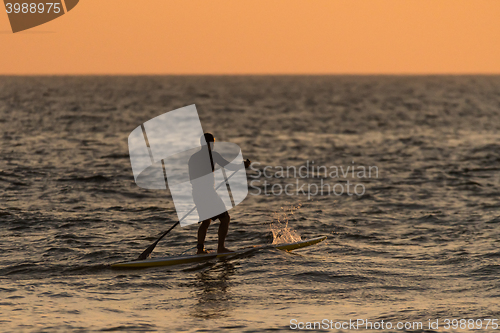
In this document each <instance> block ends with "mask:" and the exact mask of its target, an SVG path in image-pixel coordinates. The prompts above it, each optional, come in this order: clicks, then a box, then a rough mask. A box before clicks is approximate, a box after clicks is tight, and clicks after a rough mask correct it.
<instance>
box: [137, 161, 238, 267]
mask: <svg viewBox="0 0 500 333" xmlns="http://www.w3.org/2000/svg"><path fill="white" fill-rule="evenodd" d="M238 171H239V170H236V171H234V172H233V173H232V174H231V175H230V176H229V177H227V178H226V179H224V181H223V182H221V183H220V184H219V185H218V186H217V187H216V188H215V190H218V189H219V187H221V186H222V184H226V182H227V181H228V180H229V178H231V177H232V176H234V174H235V173H236V172H238ZM195 209H196V206H194V207H193V208H191V210H190V211H189V212H188V213H187V214H186V215H184V216H183V217H182V218H181V219H180V220H179V221H177V222H175V224H174V225H173V226H171V227H170V229H168V230H167V231H165V232H164V233H163V234H162V235H161V236H160V237H159V238H158V239H157V240H156V241H155V242H154V243H153V244H151V245H150V246H149V247H148V248H147V249H146V250H144V252H142V253H141V255H140V256H139V257H138V258H137V260H145V259H147V258H148V257H149V255H150V254H151V252H153V250H154V249H155V247H156V245H157V244H158V242H159V241H161V239H162V238H163V237H165V236H166V235H167V234H168V233H169V232H170V231H172V229H174V228H175V227H177V225H179V224H180V223H181V222H182V221H183V220H184V219H185V218H186V217H188V215H189V214H191V213H192V212H193V211H194V210H195Z"/></svg>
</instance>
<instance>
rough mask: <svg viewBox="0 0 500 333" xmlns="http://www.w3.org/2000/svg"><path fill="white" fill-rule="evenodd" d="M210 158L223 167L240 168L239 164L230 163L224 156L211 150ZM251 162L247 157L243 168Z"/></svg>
mask: <svg viewBox="0 0 500 333" xmlns="http://www.w3.org/2000/svg"><path fill="white" fill-rule="evenodd" d="M212 158H213V159H214V163H217V164H218V165H220V166H221V167H223V168H226V169H228V170H231V171H236V170H239V169H241V166H240V165H239V164H231V163H230V162H229V161H228V160H226V159H225V158H224V157H222V155H221V154H219V153H217V152H212ZM251 163H252V162H250V160H249V159H247V160H246V161H245V162H244V165H245V168H248V167H249V166H250V164H251Z"/></svg>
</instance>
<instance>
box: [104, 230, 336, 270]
mask: <svg viewBox="0 0 500 333" xmlns="http://www.w3.org/2000/svg"><path fill="white" fill-rule="evenodd" d="M325 239H326V236H322V237H316V238H311V239H307V240H303V241H300V242H295V243H284V244H270V245H260V246H254V247H250V248H243V249H239V250H236V251H234V252H228V253H208V254H196V255H184V256H177V257H163V258H154V259H147V260H135V261H128V262H122V263H117V264H113V265H111V268H147V267H157V266H172V265H182V264H189V263H194V262H203V261H207V260H212V259H215V258H223V257H229V256H234V255H238V254H241V253H245V252H247V251H249V250H252V251H253V250H258V249H268V248H275V249H279V250H283V251H292V250H296V249H300V248H302V247H306V246H311V245H314V244H317V243H319V242H322V241H324V240H325Z"/></svg>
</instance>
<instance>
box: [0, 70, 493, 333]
mask: <svg viewBox="0 0 500 333" xmlns="http://www.w3.org/2000/svg"><path fill="white" fill-rule="evenodd" d="M190 104H196V106H197V108H198V113H199V115H200V119H201V122H202V126H203V129H204V130H205V131H209V132H212V133H214V135H215V136H216V138H217V139H218V140H219V141H228V142H234V143H236V144H238V145H239V146H240V147H241V148H242V151H243V155H244V158H249V159H250V160H252V162H254V164H253V165H252V169H249V170H248V171H247V175H248V179H249V195H248V197H247V198H246V199H245V201H244V202H243V203H242V204H240V205H239V206H237V207H236V208H234V209H233V210H231V211H230V214H231V218H232V221H231V226H230V231H229V235H228V237H227V246H228V247H229V248H231V249H237V248H240V247H245V246H249V245H259V244H269V243H271V242H273V233H272V231H271V224H272V223H273V222H274V223H275V224H276V222H277V218H278V219H279V218H280V217H281V222H283V221H284V219H285V220H286V222H287V226H288V227H289V228H290V231H291V232H293V233H296V235H299V236H300V237H301V238H302V239H307V238H312V237H315V236H319V235H326V236H328V239H327V240H326V241H325V242H322V243H320V244H318V245H316V246H312V247H309V248H305V249H301V250H297V251H294V252H293V253H286V252H282V251H279V250H269V249H268V250H261V251H256V252H253V253H251V254H249V255H247V256H243V257H237V258H231V259H228V260H214V261H209V262H205V263H197V264H188V265H183V266H177V267H159V268H151V269H143V270H125V271H116V270H112V269H110V264H112V263H115V262H119V261H125V260H129V259H134V258H136V257H137V256H138V255H139V254H140V253H141V252H142V251H143V250H144V249H145V248H146V247H147V246H148V245H150V244H151V243H152V242H153V241H154V240H155V239H156V238H157V236H158V235H159V234H160V233H161V232H163V231H165V230H166V229H168V228H169V227H170V226H171V225H172V224H173V223H175V222H176V219H177V216H176V213H175V209H174V205H173V203H172V199H171V197H170V195H169V193H168V192H165V191H163V192H162V191H155V190H144V189H141V188H139V187H138V186H137V185H136V184H135V183H134V179H133V175H132V170H131V166H130V161H129V156H128V148H127V137H128V134H129V133H130V132H131V131H132V130H133V129H134V128H135V127H137V126H138V125H140V124H142V123H143V122H145V121H147V120H149V119H151V118H153V117H155V116H157V115H160V114H162V113H164V112H167V111H170V110H174V109H176V108H179V107H182V106H185V105H190ZM0 129H1V132H0V134H1V135H2V140H1V142H0V153H1V157H2V158H1V159H0V199H1V205H0V236H1V238H0V250H1V253H2V255H1V257H0V283H1V284H0V297H1V300H0V331H4V332H72V331H78V332H86V331H140V332H149V331H161V332H181V331H186V332H222V331H224V332H225V331H234V332H267V331H272V332H277V331H290V330H291V326H293V325H291V322H294V323H299V322H300V323H304V325H306V323H307V322H317V321H322V320H323V319H327V320H331V321H332V322H346V321H349V320H352V321H356V320H358V319H363V320H368V321H371V322H379V323H380V322H381V321H382V320H383V321H384V323H387V322H390V323H391V324H393V325H396V323H399V322H401V323H418V322H422V323H423V328H422V329H420V328H419V327H418V326H412V327H411V328H408V327H407V328H408V329H407V331H422V330H427V331H440V332H441V331H443V332H464V331H470V330H471V329H472V328H471V327H472V326H467V327H465V328H464V327H463V326H462V327H460V325H458V324H457V325H455V326H456V328H455V329H454V328H453V327H451V328H449V329H446V327H445V320H446V319H450V320H451V319H465V320H469V319H473V320H475V321H474V325H476V323H477V320H478V319H497V322H498V320H500V308H499V305H498V304H499V300H500V280H499V275H500V230H499V228H500V203H499V199H500V176H499V171H500V165H499V163H500V132H499V130H500V77H499V76H449V77H448V76H429V77H425V76H422V77H405V76H324V77H323V76H311V77H307V76H298V77H294V76H289V77H288V76H281V77H266V76H255V77H245V76H241V77H161V76H158V77H0ZM318 166H321V167H325V168H327V169H328V170H329V172H331V171H334V170H335V168H337V170H344V174H342V171H339V173H340V174H339V175H338V177H335V175H331V174H324V172H323V170H324V169H318V168H317V167H318ZM363 166H364V167H370V166H371V167H372V170H373V173H372V175H371V177H360V176H359V174H357V173H355V174H353V173H352V172H347V173H345V171H346V170H347V167H350V169H349V170H350V171H352V168H355V169H356V172H358V171H359V170H361V169H362V167H363ZM266 167H267V169H265V168H266ZM300 167H303V168H302V169H300ZM341 167H342V169H341ZM294 168H295V170H302V174H301V175H304V172H306V171H309V172H308V173H307V177H301V176H300V175H294V174H293V173H290V172H289V173H288V174H286V173H285V174H279V171H280V170H281V169H283V170H291V171H292V170H293V169H294ZM264 169H265V170H266V174H264V173H263V171H264ZM375 171H376V172H375ZM282 176H284V177H282ZM348 181H349V182H350V184H351V185H349V186H347V182H348ZM325 183H328V184H329V185H331V187H334V186H336V187H335V189H336V190H337V192H335V193H330V192H329V193H325V192H324V193H323V195H321V193H316V194H315V190H316V187H317V186H325V185H324V184H325ZM287 185H289V187H288V188H287V189H288V191H287V193H280V189H281V190H283V189H285V187H286V186H287ZM302 185H304V186H305V187H302V190H301V189H300V186H302ZM356 185H357V186H358V187H357V191H358V192H357V194H356V193H355V194H353V192H352V191H354V190H355V186H356ZM315 186H316V187H315ZM304 188H305V190H304ZM340 189H343V190H344V193H343V194H342V195H339V194H340ZM347 189H349V190H350V193H349V194H347V192H346V191H347ZM361 190H362V192H363V193H362V194H360V193H361ZM259 192H260V194H259ZM266 193H267V195H266ZM358 194H360V195H358ZM292 213H293V214H292ZM277 216H278V217H277ZM283 218H284V219H283ZM217 228H218V224H217V223H216V224H214V225H212V226H211V227H210V229H209V232H208V236H207V248H209V249H215V248H216V243H217ZM196 230H197V228H196V226H194V225H193V226H188V227H185V228H180V227H178V228H176V229H174V230H173V231H172V232H171V233H170V234H169V235H168V236H167V237H165V239H164V240H162V241H161V242H160V243H159V245H158V246H157V248H156V250H155V251H154V252H153V257H160V256H166V255H176V254H180V253H182V252H184V251H186V253H194V251H195V250H194V249H192V248H193V247H194V246H195V244H196ZM294 320H295V321H294ZM429 320H432V321H435V320H439V327H438V328H437V329H436V328H433V329H429V328H428V327H427V325H428V321H429ZM480 322H481V323H483V322H484V326H483V327H482V328H481V330H482V331H494V329H493V328H494V327H493V326H494V325H493V324H492V323H493V322H490V324H489V327H488V328H486V327H485V326H486V320H484V321H480ZM363 327H364V326H363ZM292 328H293V327H292ZM473 328H478V327H473ZM322 330H323V331H338V330H336V329H335V328H333V329H329V328H328V329H326V328H324V327H323V328H322ZM359 330H361V328H360V329H359ZM340 331H343V332H348V331H351V330H350V329H346V328H344V329H341V330H340ZM377 331H379V332H380V331H387V332H389V331H391V332H392V331H397V330H396V329H388V328H387V327H385V328H383V329H379V330H377Z"/></svg>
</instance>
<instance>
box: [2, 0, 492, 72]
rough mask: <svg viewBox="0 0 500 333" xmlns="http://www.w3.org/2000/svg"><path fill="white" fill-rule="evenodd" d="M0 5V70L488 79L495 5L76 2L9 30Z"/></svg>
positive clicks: (429, 1) (289, 0)
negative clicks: (28, 25)
mask: <svg viewBox="0 0 500 333" xmlns="http://www.w3.org/2000/svg"><path fill="white" fill-rule="evenodd" d="M14 1H15V0H12V2H14ZM19 1H20V2H23V1H24V2H29V1H28V0H23V1H21V0H19ZM0 6H2V7H0V8H2V11H1V12H0V40H1V42H0V45H1V52H0V74H342V73H349V74H377V73H384V74H427V73H439V74H441V73H454V74H460V73H496V74H500V1H499V0H176V1H172V0H80V3H79V4H78V5H77V6H76V7H75V8H74V9H73V10H72V11H71V12H69V13H68V14H66V15H64V16H62V17H60V18H58V19H56V20H54V21H52V22H49V23H46V24H44V25H41V26H39V27H36V28H33V29H31V30H28V31H26V32H20V33H17V34H12V33H11V30H10V25H9V22H8V18H7V14H6V13H5V12H4V9H3V5H0Z"/></svg>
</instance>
